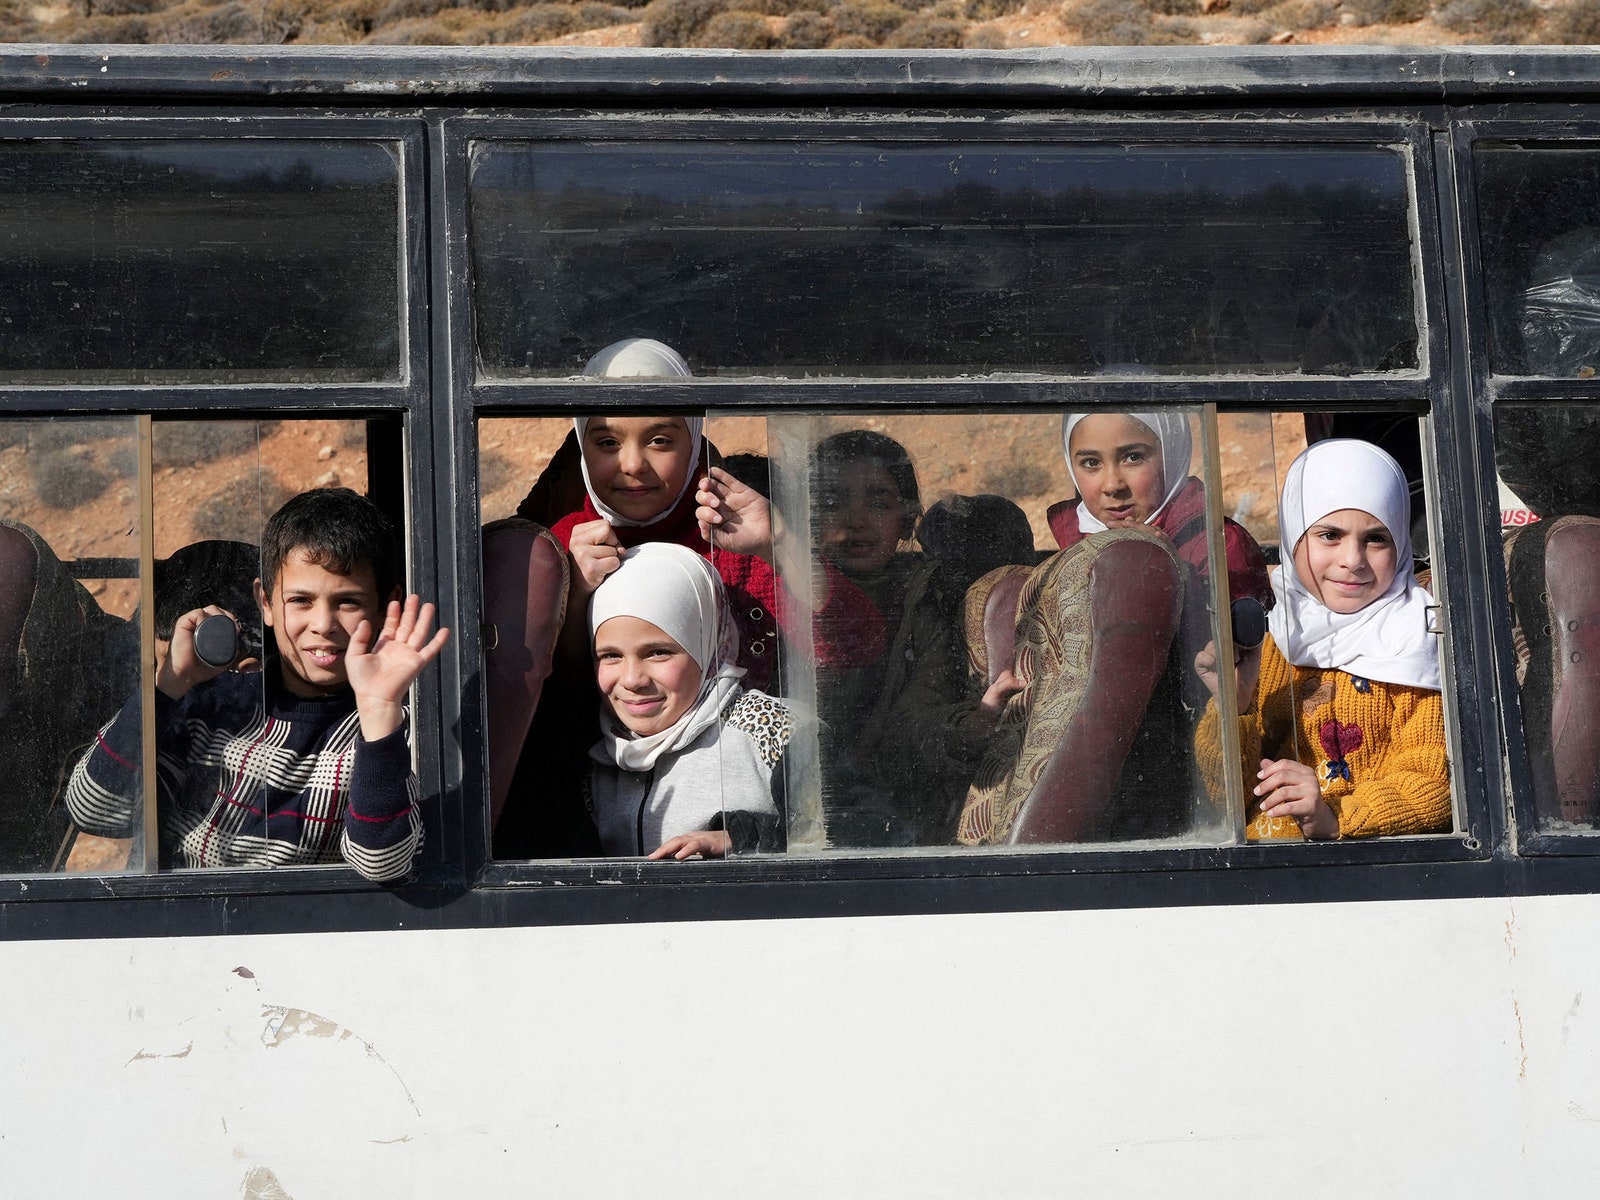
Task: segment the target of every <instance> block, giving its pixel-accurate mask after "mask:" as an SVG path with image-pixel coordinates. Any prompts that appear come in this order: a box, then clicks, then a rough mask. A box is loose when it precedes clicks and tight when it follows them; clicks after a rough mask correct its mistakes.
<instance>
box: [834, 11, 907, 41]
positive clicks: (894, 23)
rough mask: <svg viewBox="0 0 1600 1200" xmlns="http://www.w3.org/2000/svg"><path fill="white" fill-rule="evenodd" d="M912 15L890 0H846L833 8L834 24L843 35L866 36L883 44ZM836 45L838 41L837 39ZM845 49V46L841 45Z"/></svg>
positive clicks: (869, 39)
mask: <svg viewBox="0 0 1600 1200" xmlns="http://www.w3.org/2000/svg"><path fill="white" fill-rule="evenodd" d="M910 16H911V14H910V13H908V12H907V11H906V10H905V9H903V8H901V7H900V6H899V5H898V4H890V3H889V2H888V0H844V3H842V4H840V5H839V6H838V7H836V8H835V9H834V10H833V25H834V28H835V29H837V30H838V31H839V33H840V34H841V35H842V36H845V37H848V36H850V35H851V34H854V35H856V36H857V37H863V38H866V39H867V40H868V41H869V42H871V43H872V44H873V45H875V46H881V45H882V44H883V41H884V39H885V38H887V37H888V36H889V35H890V34H891V33H893V32H894V31H895V30H896V29H899V28H900V26H901V25H903V24H905V22H906V20H907V19H908V18H909V17H910ZM834 45H835V46H838V42H837V41H835V43H834ZM840 48H841V49H843V47H840Z"/></svg>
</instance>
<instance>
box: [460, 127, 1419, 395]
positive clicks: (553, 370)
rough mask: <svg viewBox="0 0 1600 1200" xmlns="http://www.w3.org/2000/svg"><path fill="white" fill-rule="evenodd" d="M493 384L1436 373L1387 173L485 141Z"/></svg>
mask: <svg viewBox="0 0 1600 1200" xmlns="http://www.w3.org/2000/svg"><path fill="white" fill-rule="evenodd" d="M472 155H473V158H472V168H471V184H470V195H469V219H470V238H471V256H472V270H473V275H474V284H473V305H474V328H475V331H476V339H477V351H478V370H479V373H480V374H481V376H482V377H483V378H486V379H493V380H504V379H525V378H540V377H550V376H559V375H570V374H575V373H577V372H578V371H580V370H581V369H582V368H583V365H584V362H585V361H586V360H587V359H588V357H589V356H590V355H592V354H594V353H595V352H596V351H597V350H599V349H600V348H601V347H602V346H604V345H606V344H608V343H609V342H611V341H612V340H613V339H614V338H615V337H617V336H618V331H619V330H628V331H636V332H639V333H642V334H647V335H648V336H650V337H655V338H660V339H662V340H663V341H665V342H668V343H670V344H671V345H672V346H674V347H675V348H676V349H677V350H678V351H680V352H681V353H682V354H683V356H684V357H685V358H686V359H687V360H688V362H689V364H690V365H691V366H692V367H693V369H694V372H695V374H697V375H712V376H715V375H721V376H740V375H777V376H782V377H786V378H801V377H807V376H872V377H892V376H899V377H923V376H939V375H949V374H952V373H956V372H961V373H989V372H1005V371H1031V372H1045V373H1051V374H1087V373H1091V372H1094V371H1098V370H1102V369H1105V368H1113V367H1116V366H1119V365H1127V364H1141V365H1142V366H1144V367H1145V368H1147V369H1150V370H1155V371H1160V372H1163V373H1172V374H1190V373H1200V374H1209V373H1217V372H1235V373H1247V374H1300V373H1305V374H1334V375H1351V374H1362V373H1372V372H1387V371H1415V370H1416V369H1417V368H1418V365H1419V362H1418V354H1417V329H1416V313H1415V303H1414V276H1415V264H1414V261H1413V252H1412V250H1413V248H1412V239H1411V234H1410V228H1411V224H1410V217H1409V210H1410V207H1411V199H1410V196H1409V190H1408V186H1407V169H1408V168H1407V159H1406V156H1405V154H1404V153H1403V152H1402V151H1400V150H1399V149H1396V148H1394V147H1382V146H1369V147H1361V146H1348V145H1288V144H1275V145H1271V146H1264V145H1259V144H1258V145H1250V144H1215V145H1206V144H1193V143H1191V144H1185V145H1176V144H1137V143H1132V144H1130V143H1122V142H1119V143H1118V144H1115V145H1109V144H1093V143H1051V144H1047V145H1046V144H1035V145H1023V144H1004V143H973V144H970V145H961V146H951V145H935V144H924V145H919V144H913V143H896V142H889V141H881V142H870V143H869V142H863V143H825V142H815V143H801V142H793V143H791V142H785V143H783V144H777V145H759V144H752V143H748V142H722V143H719V142H716V141H711V140H705V139H697V140H693V141H688V140H685V141H673V140H669V139H658V140H653V141H649V142H609V143H608V142H594V141H583V142H581V143H580V142H558V141H548V142H518V141H480V142H477V143H475V144H474V146H473V150H472Z"/></svg>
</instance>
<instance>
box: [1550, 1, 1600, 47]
mask: <svg viewBox="0 0 1600 1200" xmlns="http://www.w3.org/2000/svg"><path fill="white" fill-rule="evenodd" d="M1543 40H1544V41H1546V42H1549V43H1551V44H1552V45H1557V46H1600V0H1568V3H1567V6H1566V7H1565V8H1560V9H1556V10H1555V11H1553V12H1546V13H1545V32H1544V38H1543Z"/></svg>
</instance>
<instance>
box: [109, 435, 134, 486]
mask: <svg viewBox="0 0 1600 1200" xmlns="http://www.w3.org/2000/svg"><path fill="white" fill-rule="evenodd" d="M100 465H101V466H103V467H104V468H105V469H106V470H108V471H110V472H111V473H112V474H113V475H115V476H116V477H117V478H118V479H133V478H134V477H135V476H137V475H138V474H139V447H137V446H135V445H134V444H133V443H132V442H114V443H112V445H111V446H109V447H107V448H106V449H105V450H104V451H103V452H102V453H101V455H100Z"/></svg>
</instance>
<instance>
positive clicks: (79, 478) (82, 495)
mask: <svg viewBox="0 0 1600 1200" xmlns="http://www.w3.org/2000/svg"><path fill="white" fill-rule="evenodd" d="M28 461H29V464H30V465H31V466H32V468H33V486H34V490H35V491H37V492H38V493H39V499H40V500H42V501H43V502H44V503H45V504H46V505H48V506H49V507H50V508H59V509H73V508H77V507H78V506H79V505H83V504H88V503H89V502H90V501H91V500H95V499H98V498H99V496H100V494H101V493H102V492H104V491H105V490H106V488H107V487H109V486H110V484H111V475H110V473H109V472H107V471H102V470H101V469H100V468H99V467H97V466H96V465H95V462H94V458H93V457H92V456H91V455H90V454H89V453H88V452H87V451H85V450H76V451H74V450H53V451H51V452H50V453H49V454H43V455H40V456H38V457H37V458H30V459H29V460H28Z"/></svg>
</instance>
